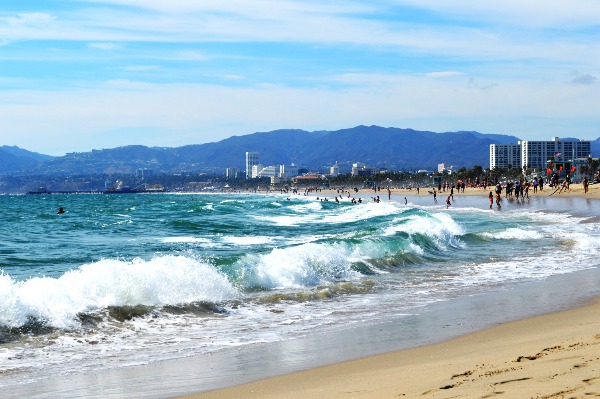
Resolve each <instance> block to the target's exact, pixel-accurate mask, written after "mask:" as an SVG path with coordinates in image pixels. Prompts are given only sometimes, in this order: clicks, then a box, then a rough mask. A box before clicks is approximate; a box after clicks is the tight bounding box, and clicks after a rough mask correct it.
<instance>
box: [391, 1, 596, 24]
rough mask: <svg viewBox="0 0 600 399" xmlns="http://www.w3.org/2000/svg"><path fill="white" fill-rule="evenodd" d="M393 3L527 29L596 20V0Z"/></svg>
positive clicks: (589, 22)
mask: <svg viewBox="0 0 600 399" xmlns="http://www.w3.org/2000/svg"><path fill="white" fill-rule="evenodd" d="M393 2H394V3H395V4H403V5H410V6H413V7H416V8H421V9H429V10H432V11H434V12H437V13H440V14H442V15H445V16H453V17H454V18H457V19H459V20H471V21H477V22H479V23H485V22H492V23H495V24H501V25H507V26H514V25H520V26H524V27H527V28H533V27H550V28H552V27H554V28H558V27H564V28H569V27H575V26H590V27H595V26H597V25H598V21H599V20H600V2H598V1H596V0H572V1H566V0H555V1H547V0H528V1H522V0H486V1H471V0H393Z"/></svg>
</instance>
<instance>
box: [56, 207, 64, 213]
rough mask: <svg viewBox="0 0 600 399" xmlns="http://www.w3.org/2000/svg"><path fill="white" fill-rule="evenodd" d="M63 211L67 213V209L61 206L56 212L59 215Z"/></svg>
mask: <svg viewBox="0 0 600 399" xmlns="http://www.w3.org/2000/svg"><path fill="white" fill-rule="evenodd" d="M63 213H65V210H64V209H63V208H62V206H61V207H60V208H58V211H57V212H56V214H57V215H62V214H63Z"/></svg>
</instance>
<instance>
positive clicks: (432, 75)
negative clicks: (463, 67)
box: [424, 71, 464, 78]
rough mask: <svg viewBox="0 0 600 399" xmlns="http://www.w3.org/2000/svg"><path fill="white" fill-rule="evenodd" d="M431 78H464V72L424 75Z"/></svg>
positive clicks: (429, 73)
mask: <svg viewBox="0 0 600 399" xmlns="http://www.w3.org/2000/svg"><path fill="white" fill-rule="evenodd" d="M424 75H425V76H428V77H430V78H451V77H454V76H462V75H464V72H457V71H441V72H427V73H425V74H424Z"/></svg>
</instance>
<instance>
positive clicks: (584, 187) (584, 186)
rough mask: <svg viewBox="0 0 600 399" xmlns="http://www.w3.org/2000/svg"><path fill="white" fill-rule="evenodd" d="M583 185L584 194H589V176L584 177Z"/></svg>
mask: <svg viewBox="0 0 600 399" xmlns="http://www.w3.org/2000/svg"><path fill="white" fill-rule="evenodd" d="M581 184H583V193H584V194H587V192H588V187H589V185H590V182H589V181H588V179H587V176H584V177H583V180H582V181H581Z"/></svg>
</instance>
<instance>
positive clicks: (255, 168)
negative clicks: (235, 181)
mask: <svg viewBox="0 0 600 399" xmlns="http://www.w3.org/2000/svg"><path fill="white" fill-rule="evenodd" d="M263 169H264V167H263V166H262V165H261V164H258V165H252V169H250V177H249V178H250V179H256V178H257V177H259V176H260V172H262V170H263Z"/></svg>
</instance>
